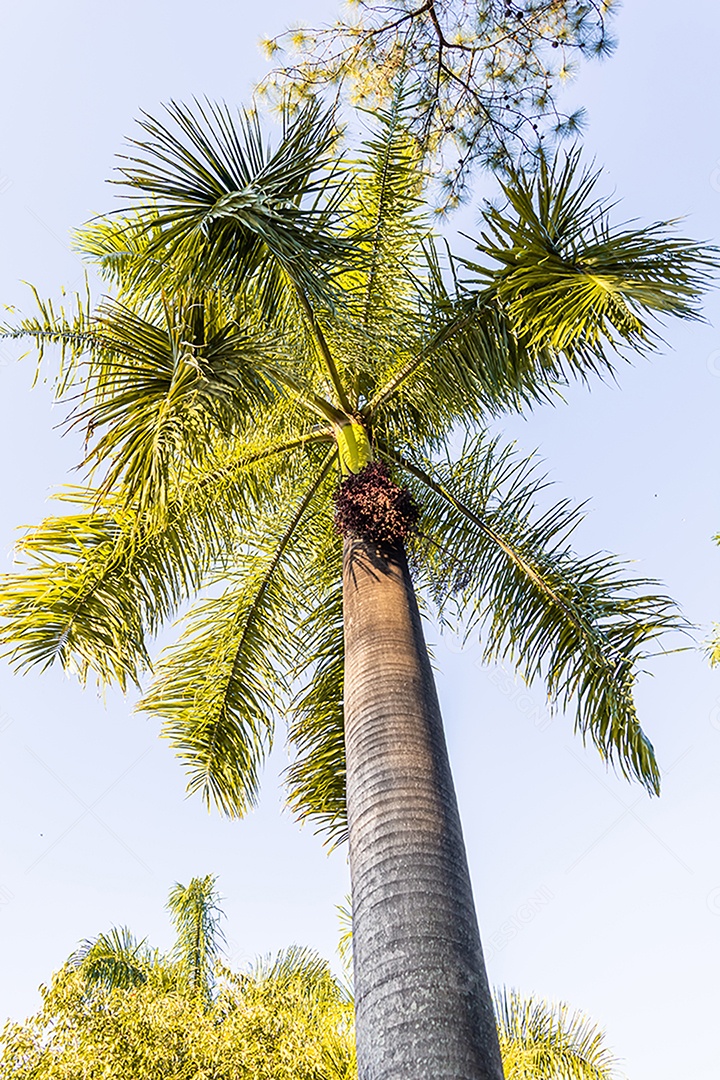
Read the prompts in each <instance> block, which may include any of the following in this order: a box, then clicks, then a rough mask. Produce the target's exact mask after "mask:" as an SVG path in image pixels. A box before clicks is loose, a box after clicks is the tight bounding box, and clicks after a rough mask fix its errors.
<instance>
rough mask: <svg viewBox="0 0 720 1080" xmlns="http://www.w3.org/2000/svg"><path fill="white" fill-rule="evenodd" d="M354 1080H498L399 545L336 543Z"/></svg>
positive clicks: (467, 888)
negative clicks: (340, 562) (339, 554)
mask: <svg viewBox="0 0 720 1080" xmlns="http://www.w3.org/2000/svg"><path fill="white" fill-rule="evenodd" d="M343 573H344V609H345V657H346V659H345V739H346V748H347V803H348V824H349V832H350V873H351V880H352V898H353V957H354V972H355V1001H356V1006H355V1007H356V1018H357V1043H358V1075H359V1080H502V1077H503V1070H502V1064H501V1060H500V1050H499V1046H498V1039H497V1032H496V1028H495V1020H494V1015H493V1008H492V1000H491V996H490V992H489V988H488V982H487V976H486V973H485V964H484V960H483V955H482V947H481V945H480V936H479V933H478V927H477V919H476V915H475V907H474V903H473V897H472V889H471V885H470V876H469V873H468V867H467V858H466V855H465V846H464V842H463V838H462V831H461V826H460V818H459V815H458V809H457V802H456V798H455V791H454V787H453V781H452V776H451V773H450V764H449V760H448V754H447V748H446V744H445V736H444V733H443V727H442V718H441V715H440V707H439V704H438V699H437V693H436V690H435V682H434V679H433V674H432V669H431V666H430V661H429V657H428V653H427V647H426V645H425V640H424V637H423V632H422V625H421V622H420V614H419V611H418V607H417V601H416V599H415V593H414V591H413V586H412V582H411V579H410V574H409V571H408V566H407V561H406V558H405V553H404V551H403V549H402V547H401V546H398V547H395V548H379V547H378V546H377V545H375V544H372V543H368V542H365V541H361V540H357V539H346V540H345V550H344V571H343Z"/></svg>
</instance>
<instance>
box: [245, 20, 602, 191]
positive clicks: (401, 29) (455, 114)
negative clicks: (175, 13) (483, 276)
mask: <svg viewBox="0 0 720 1080" xmlns="http://www.w3.org/2000/svg"><path fill="white" fill-rule="evenodd" d="M614 7H615V3H614V0H600V2H596V0H590V2H588V0H518V2H517V3H515V2H514V0H355V2H354V3H352V4H348V5H347V9H346V11H347V13H346V14H345V15H343V16H340V17H339V18H338V19H337V20H336V21H335V22H334V23H333V24H332V25H331V26H326V27H313V28H309V27H306V28H300V27H295V28H293V29H291V30H288V31H286V32H285V33H284V34H280V35H279V36H278V37H275V38H272V39H268V40H266V41H265V42H264V46H265V49H266V52H267V53H268V55H269V56H270V57H271V58H272V59H273V60H274V61H275V62H276V64H277V67H276V69H275V70H274V71H273V72H272V73H271V74H270V75H269V76H268V77H267V78H266V79H265V81H264V82H263V83H261V85H260V90H261V91H264V92H272V93H273V94H274V96H276V97H279V98H289V99H290V100H291V101H296V102H297V101H303V100H305V99H306V98H307V97H309V96H312V95H315V94H322V93H325V94H326V95H328V94H329V95H332V94H335V95H338V96H339V97H340V98H342V99H344V100H347V101H349V102H351V103H352V104H354V105H360V106H361V107H363V108H370V109H377V108H378V107H380V108H383V107H387V105H388V103H389V101H391V100H392V98H393V96H394V94H395V90H396V86H397V81H398V77H399V76H400V77H401V78H404V80H405V82H406V85H407V87H408V93H409V95H410V98H411V101H412V106H413V110H412V111H413V119H412V122H411V124H410V130H411V131H412V133H413V135H414V136H415V137H416V138H417V139H418V140H419V142H420V144H421V145H422V147H423V149H424V151H425V152H426V153H427V152H429V153H431V154H432V155H433V157H434V158H436V159H437V160H436V164H437V163H438V161H439V163H440V164H441V168H442V176H441V200H442V203H443V205H444V206H446V207H447V206H451V205H453V204H454V203H455V202H457V200H458V198H459V197H460V196H461V195H462V194H463V192H464V191H465V189H466V185H467V181H468V179H469V176H470V174H471V172H472V169H473V167H474V166H476V165H481V166H482V165H484V166H488V165H489V166H491V167H497V166H499V165H502V166H505V165H507V163H508V161H510V160H513V159H516V158H517V157H518V155H520V156H529V157H531V156H533V155H535V154H536V153H537V151H538V150H540V149H544V150H545V151H547V150H548V148H549V147H550V146H551V145H552V143H553V141H554V140H556V139H557V138H558V137H562V136H564V135H567V134H570V133H573V132H577V131H578V130H579V129H580V128H581V126H582V123H583V111H582V109H579V110H576V111H575V112H573V113H571V114H567V113H565V112H563V111H562V109H561V107H560V106H559V104H558V89H559V87H560V85H561V84H562V83H563V82H564V81H565V80H567V79H568V78H569V77H570V76H571V75H572V74H573V73H574V71H575V69H576V66H577V61H578V59H579V58H590V57H603V56H606V55H608V54H609V53H610V52H612V50H613V48H614V40H613V36H612V31H611V25H610V24H611V22H612V13H613V8H614Z"/></svg>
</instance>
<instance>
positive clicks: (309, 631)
mask: <svg viewBox="0 0 720 1080" xmlns="http://www.w3.org/2000/svg"><path fill="white" fill-rule="evenodd" d="M338 548H339V545H338ZM335 561H336V562H339V560H335ZM297 655H298V657H299V659H300V663H299V665H298V668H297V669H296V670H295V671H294V672H293V675H294V677H295V678H296V679H299V680H301V681H302V680H305V679H306V680H307V681H306V682H305V685H304V686H303V688H302V689H301V690H300V691H299V692H298V693H297V694H296V696H295V698H294V700H293V701H292V703H291V706H290V714H291V716H292V722H291V725H290V730H289V739H290V743H291V745H292V746H293V748H294V750H295V752H296V756H295V758H294V760H293V762H292V764H291V765H290V767H289V768H288V769H287V772H286V776H285V781H286V785H287V789H288V804H289V806H290V807H291V809H292V810H294V811H295V813H296V814H297V816H298V819H299V820H301V821H304V820H310V821H312V822H313V823H314V824H315V825H316V829H317V832H320V833H324V834H325V836H326V839H327V842H328V843H331V844H332V845H333V846H335V845H337V844H340V843H342V842H343V841H344V840H345V839H346V838H347V810H346V805H345V725H344V718H343V682H344V645H343V609H342V570H341V567H340V566H338V567H337V577H336V583H335V586H334V588H333V589H332V590H331V591H330V592H329V593H323V595H322V596H321V598H320V602H319V604H318V605H317V607H316V608H315V610H314V611H312V612H311V613H310V615H309V616H308V618H307V619H306V620H305V623H304V624H303V625H302V626H301V627H300V628H299V632H298V649H297ZM308 676H309V677H308Z"/></svg>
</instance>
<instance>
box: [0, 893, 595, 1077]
mask: <svg viewBox="0 0 720 1080" xmlns="http://www.w3.org/2000/svg"><path fill="white" fill-rule="evenodd" d="M213 883H214V879H213V878H212V877H211V876H208V877H205V878H193V879H192V881H191V882H190V883H189V885H188V886H186V887H183V886H181V885H175V886H174V887H173V889H172V891H171V893H170V901H169V903H168V907H169V908H170V910H171V911H173V910H174V908H176V907H177V906H178V897H179V895H180V892H179V891H180V890H182V908H183V911H184V912H186V911H187V909H188V908H190V909H192V910H193V911H195V912H196V911H197V909H198V907H201V908H203V910H204V911H205V912H206V914H207V915H208V916H209V917H206V918H202V919H199V920H198V919H193V924H194V925H195V926H197V927H199V928H202V933H203V934H204V936H205V938H206V940H205V943H204V945H203V946H202V948H201V952H202V954H203V955H205V956H208V955H210V954H211V953H212V952H213V951H217V949H216V943H217V917H218V915H219V914H220V911H219V908H218V906H217V896H216V894H215V893H213V890H212V884H213ZM199 900H200V903H198V901H199ZM176 925H177V923H176ZM186 944H187V942H186V933H185V929H184V928H183V927H181V928H180V931H179V934H178V938H177V941H176V945H175V948H174V949H173V950H171V952H170V953H169V954H168V955H165V956H163V955H162V954H161V953H159V952H158V951H157V950H156V949H152V948H151V947H150V946H148V945H147V944H146V943H145V942H144V941H143V942H140V943H139V942H138V941H137V940H136V938H135V937H134V936H133V934H132V933H131V932H130V931H129V930H127V929H125V928H121V929H118V928H113V929H111V930H110V931H109V932H108V933H106V934H101V935H99V936H98V937H97V938H95V939H93V940H89V941H86V942H84V943H83V944H82V945H81V946H80V948H79V949H78V950H77V951H76V952H75V953H73V954H72V956H71V957H70V958H69V959H68V961H67V962H66V964H65V965H64V966H63V967H62V968H61V970H60V971H59V972H57V973H56V974H55V975H54V976H53V978H52V980H51V982H50V985H49V986H48V987H44V988H42V995H43V1003H42V1007H41V1008H40V1010H39V1011H38V1012H37V1013H36V1014H35V1015H34V1016H32V1017H30V1018H28V1020H26V1021H25V1022H24V1023H8V1024H6V1026H5V1028H4V1030H3V1031H2V1033H0V1071H1V1073H2V1076H3V1077H8V1078H10V1077H12V1078H13V1080H26V1078H27V1080H30V1078H31V1077H32V1078H33V1080H50V1078H51V1077H52V1078H54V1080H66V1078H67V1080H70V1078H71V1077H72V1078H76V1077H78V1076H82V1077H84V1078H86V1080H95V1078H98V1080H99V1078H100V1077H106V1076H108V1075H109V1074H111V1075H112V1076H113V1077H118V1078H119V1080H137V1077H143V1078H144V1080H155V1078H157V1080H160V1078H162V1080H186V1078H187V1080H190V1078H192V1077H197V1076H198V1075H203V1076H204V1075H208V1076H212V1077H213V1078H214V1080H245V1078H246V1077H247V1078H248V1080H250V1078H252V1080H264V1078H268V1080H270V1078H273V1080H274V1078H279V1080H290V1078H293V1080H355V1077H356V1075H357V1072H356V1068H355V1059H354V1040H353V1023H352V1019H353V1018H352V998H351V995H350V994H349V993H348V992H347V990H346V989H345V987H344V986H343V985H342V984H341V983H340V982H339V981H338V980H337V979H336V978H335V977H334V976H333V975H332V973H331V971H330V968H329V966H328V964H327V963H326V962H325V961H324V960H323V959H322V958H321V957H319V956H317V955H316V954H314V953H313V952H311V951H310V950H308V949H302V948H298V947H294V948H291V949H287V950H285V951H284V952H281V953H280V954H278V956H276V957H274V958H271V959H265V960H262V961H259V962H258V963H256V964H255V966H254V967H253V968H252V969H251V970H250V971H248V972H246V973H243V974H239V973H236V972H233V971H231V970H230V969H229V968H228V967H226V966H224V965H223V964H222V963H221V962H220V960H219V958H218V960H217V962H216V964H215V966H214V968H213V970H212V980H213V982H214V983H215V987H216V989H215V993H214V994H212V995H211V994H208V996H207V997H206V998H205V999H203V996H202V995H199V994H198V993H197V990H196V988H193V987H192V986H191V985H190V984H189V982H188V979H187V977H186V968H187V962H188V959H191V957H192V955H194V954H195V953H196V952H197V945H196V944H195V945H194V946H193V948H192V949H191V950H190V957H188V956H186V955H185V953H186ZM178 955H180V956H181V961H180V963H178ZM207 988H208V991H209V989H210V980H208V983H207ZM496 1007H497V1010H498V1020H499V1030H500V1041H501V1046H502V1049H503V1060H504V1064H505V1070H506V1076H507V1078H508V1080H529V1078H532V1080H613V1077H614V1076H615V1072H614V1062H613V1058H612V1056H611V1054H610V1053H609V1051H608V1050H607V1047H606V1045H605V1041H604V1037H603V1035H602V1033H601V1032H599V1031H598V1029H597V1028H595V1027H594V1026H593V1025H592V1024H591V1023H590V1021H588V1020H587V1018H585V1017H582V1016H581V1015H580V1014H577V1013H571V1012H570V1011H569V1010H568V1009H567V1007H566V1006H564V1005H558V1006H553V1005H550V1004H549V1003H547V1002H544V1001H540V1000H537V999H535V998H527V999H526V998H522V997H520V995H518V994H516V993H503V994H498V995H496Z"/></svg>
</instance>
